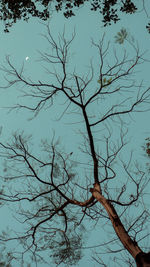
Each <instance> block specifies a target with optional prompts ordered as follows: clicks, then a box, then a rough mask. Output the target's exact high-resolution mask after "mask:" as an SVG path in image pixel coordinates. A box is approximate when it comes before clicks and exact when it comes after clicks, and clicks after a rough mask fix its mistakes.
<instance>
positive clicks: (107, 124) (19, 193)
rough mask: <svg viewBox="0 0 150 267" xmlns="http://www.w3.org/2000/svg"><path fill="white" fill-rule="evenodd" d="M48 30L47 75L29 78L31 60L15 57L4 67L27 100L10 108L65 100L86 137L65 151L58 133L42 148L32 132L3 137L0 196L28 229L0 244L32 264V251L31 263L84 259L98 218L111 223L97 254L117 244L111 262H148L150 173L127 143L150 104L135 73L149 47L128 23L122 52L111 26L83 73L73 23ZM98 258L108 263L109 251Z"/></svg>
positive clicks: (65, 110)
mask: <svg viewBox="0 0 150 267" xmlns="http://www.w3.org/2000/svg"><path fill="white" fill-rule="evenodd" d="M47 31H48V32H47V35H45V37H46V40H47V42H48V45H49V49H47V51H44V52H41V53H40V56H41V60H42V61H43V64H44V65H43V66H44V70H46V71H47V73H48V77H49V79H48V81H43V80H39V77H37V78H36V80H34V79H32V75H31V77H26V75H25V73H24V69H23V67H22V68H20V69H17V68H16V67H15V66H14V65H13V62H12V61H11V58H10V57H7V65H5V66H3V67H1V70H3V71H4V72H5V73H6V76H5V77H6V82H7V84H6V86H5V88H10V87H13V86H14V85H15V87H17V86H19V92H20V91H21V90H22V92H23V102H21V103H20V102H18V103H17V104H16V105H15V106H14V107H13V108H12V109H13V110H19V111H21V110H26V111H29V112H31V113H32V114H34V116H35V117H36V116H38V115H39V114H40V112H41V111H44V112H47V110H49V109H50V111H51V113H52V109H53V107H55V106H56V108H57V101H59V100H61V104H62V103H63V105H61V107H62V108H60V109H58V111H59V119H58V123H59V121H60V120H61V119H62V118H63V117H64V116H65V117H68V115H69V114H70V117H71V122H70V126H69V127H70V128H71V129H72V123H75V124H76V131H77V128H78V129H79V130H78V133H77V135H80V136H81V140H82V143H81V145H80V146H78V140H76V142H77V143H76V145H75V146H73V145H74V144H73V141H70V142H69V141H68V143H69V147H68V148H67V149H66V150H65V149H64V148H62V144H61V143H60V142H59V141H58V139H57V138H56V134H55V135H53V138H52V139H51V140H42V141H41V144H40V145H39V144H37V147H38V149H34V147H35V146H36V145H33V142H34V140H32V139H31V136H28V135H26V134H25V133H23V132H22V131H20V132H19V131H17V132H15V133H14V134H13V135H12V137H11V138H10V140H7V141H6V142H3V141H2V139H1V142H0V155H1V160H2V161H1V166H3V170H2V169H1V176H0V179H1V192H0V193H1V195H0V201H1V205H8V206H10V207H11V209H12V210H13V212H14V216H15V217H16V219H17V221H18V222H20V223H21V225H23V226H24V227H23V228H22V229H21V230H20V231H19V230H16V232H15V231H13V230H12V231H9V230H6V231H2V233H1V234H0V243H1V245H3V246H4V247H5V244H6V243H7V242H12V243H11V244H13V245H12V247H13V249H12V250H13V251H11V252H9V257H6V258H7V260H9V262H8V264H10V266H11V263H12V265H15V264H14V262H15V261H17V262H18V263H20V262H21V264H20V265H23V266H25V261H26V260H27V259H28V256H27V255H29V257H31V258H30V262H32V261H35V262H36V263H37V262H40V263H42V264H44V263H46V262H47V263H48V264H49V261H50V259H51V258H53V260H54V263H55V264H56V265H57V264H60V263H64V264H66V265H67V266H71V265H73V264H77V262H78V261H79V260H80V259H81V257H82V249H83V248H84V240H85V239H86V233H87V232H88V230H89V228H90V226H92V229H94V231H96V230H97V235H98V233H99V231H101V233H102V232H103V231H104V230H105V229H106V232H107V230H108V229H109V235H108V236H107V237H106V239H107V241H106V239H105V241H104V240H103V239H102V234H101V233H100V234H99V235H100V237H99V245H98V249H99V253H102V252H103V253H107V255H108V258H109V253H110V254H112V255H114V252H115V256H114V257H113V256H112V258H113V262H115V263H117V262H118V263H119V262H120V260H121V261H124V262H123V264H122V263H121V265H122V266H125V264H126V265H127V266H133V264H135V263H136V264H137V266H138V267H139V266H140V267H144V266H145V265H144V264H145V263H146V264H150V253H149V246H147V247H146V246H145V243H144V241H145V240H149V239H148V237H149V231H148V229H149V211H148V205H147V204H146V201H145V198H146V190H147V187H148V185H149V182H150V181H149V176H147V173H146V171H144V170H143V169H142V167H141V166H140V164H138V163H137V162H135V161H134V160H133V161H132V158H133V154H132V153H130V152H129V151H128V156H126V157H124V149H125V147H126V145H127V139H126V138H127V133H128V127H129V122H130V117H131V116H132V115H133V114H135V113H136V114H139V112H140V111H141V112H144V111H147V110H150V106H149V105H150V87H148V86H147V87H146V86H144V85H143V84H142V83H141V82H139V81H138V80H137V79H135V78H134V71H135V69H136V67H137V66H138V64H142V63H144V61H145V60H144V55H143V53H142V52H140V49H139V47H138V46H137V45H136V44H135V43H132V40H130V39H128V38H129V36H128V34H127V32H126V31H125V29H122V30H121V32H119V33H117V36H116V38H115V39H116V42H118V43H119V44H122V43H123V42H125V41H126V40H127V41H128V44H129V46H130V48H129V50H131V49H132V51H131V53H130V54H128V53H127V52H126V51H125V50H124V49H122V50H121V53H119V49H118V48H117V49H115V47H113V48H112V47H111V46H110V43H109V42H108V43H107V41H105V35H103V36H102V38H101V40H100V41H99V42H95V41H94V40H92V46H93V47H94V48H95V50H96V60H97V62H96V63H95V61H94V64H93V63H92V62H91V61H90V63H89V67H88V68H87V71H85V73H84V74H81V73H80V71H79V69H78V68H77V69H76V68H71V65H72V63H71V64H70V60H71V57H70V56H69V55H70V47H71V45H72V42H73V41H74V38H75V33H73V34H72V35H71V36H70V39H69V38H66V35H65V31H64V32H63V33H62V34H60V35H58V36H57V37H56V38H55V37H54V36H53V35H52V33H51V29H50V27H47ZM114 44H115V45H116V43H114ZM112 51H113V55H114V57H113V58H112V60H111V61H110V55H111V56H112ZM118 53H119V54H118ZM79 64H81V62H79ZM72 69H73V70H72ZM13 88H14V87H13ZM19 99H20V98H19ZM74 114H75V116H74ZM48 118H49V116H48ZM76 118H77V119H78V120H77V119H76ZM76 122H77V123H76ZM44 131H45V129H44ZM72 132H73V129H72ZM57 135H58V136H59V135H60V132H58V133H57ZM70 138H72V135H71V136H70ZM71 140H72V139H71ZM148 141H149V140H147V142H148ZM73 147H74V150H72V148H73ZM147 148H149V145H147ZM2 163H3V164H2ZM105 234H106V233H105ZM18 244H19V245H18ZM8 247H9V246H8ZM4 250H5V249H4ZM3 254H4V253H3ZM116 255H117V256H116ZM49 258H50V259H49ZM93 258H94V260H96V261H97V262H98V263H99V264H101V265H102V266H109V262H108V261H107V263H106V264H105V263H104V261H105V260H104V259H103V257H102V255H101V254H100V255H98V254H97V257H94V256H93ZM3 261H4V260H3ZM5 266H6V265H5ZM8 266H9V265H8ZM28 266H30V265H28ZM110 266H113V265H112V262H111V265H110ZM146 266H148V265H146Z"/></svg>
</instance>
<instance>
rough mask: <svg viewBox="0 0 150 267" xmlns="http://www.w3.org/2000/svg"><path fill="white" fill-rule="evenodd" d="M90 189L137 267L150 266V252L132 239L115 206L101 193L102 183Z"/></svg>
mask: <svg viewBox="0 0 150 267" xmlns="http://www.w3.org/2000/svg"><path fill="white" fill-rule="evenodd" d="M90 191H91V193H92V195H93V197H95V199H97V201H99V202H100V203H101V204H102V205H103V207H104V208H105V210H106V211H107V213H108V215H109V218H110V220H111V222H112V225H113V228H114V230H115V232H116V234H117V236H118V237H119V239H120V241H121V243H122V244H123V246H124V247H125V249H126V250H128V252H129V253H130V254H131V255H132V257H133V258H134V259H135V261H136V264H137V267H150V253H148V254H147V253H144V252H143V251H142V250H141V249H140V247H139V246H138V244H137V243H136V242H135V241H134V240H132V239H131V237H130V236H129V234H128V233H127V231H126V230H125V228H124V226H123V224H122V222H121V220H120V218H119V216H118V214H117V212H116V210H115V208H114V207H113V205H112V204H111V203H110V201H109V200H107V199H106V198H105V197H104V196H103V195H102V194H101V189H100V185H99V184H98V183H95V184H94V188H91V189H90ZM147 264H148V265H147Z"/></svg>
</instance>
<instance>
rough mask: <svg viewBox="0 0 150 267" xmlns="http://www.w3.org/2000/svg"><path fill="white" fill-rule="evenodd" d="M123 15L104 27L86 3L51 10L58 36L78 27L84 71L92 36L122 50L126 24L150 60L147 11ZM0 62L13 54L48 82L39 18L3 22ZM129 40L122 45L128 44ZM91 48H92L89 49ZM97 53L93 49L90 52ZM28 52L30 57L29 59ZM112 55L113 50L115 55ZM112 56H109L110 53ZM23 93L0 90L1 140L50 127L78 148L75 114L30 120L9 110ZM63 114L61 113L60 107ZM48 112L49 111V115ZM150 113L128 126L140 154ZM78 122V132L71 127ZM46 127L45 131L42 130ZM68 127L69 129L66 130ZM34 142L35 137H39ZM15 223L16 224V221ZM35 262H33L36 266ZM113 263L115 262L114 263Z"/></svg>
mask: <svg viewBox="0 0 150 267" xmlns="http://www.w3.org/2000/svg"><path fill="white" fill-rule="evenodd" d="M121 16H122V19H121V21H120V22H118V23H117V24H116V25H112V26H110V27H106V28H104V27H103V25H102V23H101V17H100V15H99V13H95V12H93V13H92V12H89V9H88V8H86V7H84V8H81V9H80V10H79V11H77V12H76V16H75V17H72V18H71V19H68V20H67V19H65V18H64V17H63V15H62V14H57V13H55V12H54V13H53V15H52V18H51V19H50V27H51V30H52V34H53V35H54V36H57V34H58V32H61V31H62V30H63V28H64V25H65V30H66V33H67V35H68V36H69V35H71V33H72V31H73V29H74V28H75V31H76V38H75V40H74V42H73V45H72V50H71V53H72V55H71V56H72V62H73V63H74V65H75V66H76V67H77V68H78V71H81V72H84V71H85V70H86V67H87V65H88V62H89V61H90V58H91V57H93V58H94V56H95V54H94V53H95V52H94V50H93V49H92V47H91V38H93V39H94V40H96V41H98V40H99V39H101V37H102V35H103V33H106V40H110V42H111V46H112V47H113V46H114V47H116V49H118V50H119V49H120V47H119V44H115V42H114V36H115V35H116V33H117V32H118V31H119V30H120V29H121V28H122V27H124V28H126V29H127V31H128V32H129V33H130V34H131V35H132V36H133V37H134V39H135V40H137V41H138V44H139V47H140V49H141V50H142V51H145V50H148V51H147V54H146V58H149V59H150V51H149V47H150V35H149V34H148V33H147V31H146V29H145V25H146V24H147V17H146V15H145V13H138V14H136V15H132V16H130V15H123V14H122V15H121ZM0 32H1V35H0V65H5V56H6V55H10V59H11V60H12V62H13V64H14V65H15V66H16V67H20V66H21V65H22V63H24V68H25V75H26V76H28V77H30V78H32V80H34V81H38V80H41V81H44V79H48V78H47V76H46V74H45V73H44V71H41V69H42V63H41V62H40V61H37V59H38V58H39V54H38V50H40V51H44V50H45V49H47V43H46V41H45V40H44V39H43V38H42V37H41V34H43V33H45V32H46V30H45V27H44V26H43V24H41V23H40V21H39V20H38V19H31V20H29V22H28V23H26V22H18V23H17V24H16V25H14V26H13V27H12V28H11V29H10V33H8V34H6V33H3V27H1V28H0ZM125 47H126V44H124V48H125ZM91 51H92V52H91ZM92 53H93V54H92ZM26 57H29V58H28V60H25V59H26ZM112 57H113V55H112ZM110 60H111V58H110ZM137 80H143V84H144V85H145V86H147V87H148V86H149V85H150V75H149V62H145V63H144V64H143V65H142V67H140V68H139V72H138V73H137ZM5 83H6V82H5V80H4V78H3V73H2V72H1V71H0V85H2V86H3V85H5ZM19 95H20V88H17V89H16V90H12V88H10V89H0V112H1V118H0V126H2V127H3V130H2V136H1V138H2V140H4V139H5V140H7V139H9V138H10V136H11V133H12V132H14V131H16V130H19V129H21V130H22V129H23V130H25V132H26V133H27V134H30V133H32V134H33V137H34V140H35V141H36V140H40V139H41V138H43V137H47V136H49V135H50V134H52V129H55V131H56V134H57V136H58V135H59V134H58V133H61V140H62V142H63V143H64V144H65V147H67V149H68V150H69V149H70V152H71V151H74V150H75V149H76V148H75V147H76V143H75V142H74V141H72V140H76V142H77V143H78V144H79V141H80V137H79V136H78V139H77V138H76V131H75V130H76V126H74V125H72V126H71V129H70V125H69V126H68V122H71V119H72V118H70V117H69V116H68V120H67V121H66V118H65V119H62V121H61V122H60V121H59V122H58V121H57V120H56V119H57V111H59V110H56V111H55V112H56V115H54V113H51V112H50V110H47V111H46V113H45V111H43V112H41V113H40V114H39V116H38V117H36V119H34V120H28V118H30V116H31V114H29V113H27V112H24V111H22V112H20V111H19V112H18V113H15V112H11V113H8V112H7V109H5V107H8V106H10V105H12V104H13V103H16V100H17V101H18V99H19V98H18V97H19ZM58 113H59V112H58ZM45 114H46V115H45ZM149 117H150V112H149V111H148V112H146V113H138V114H136V115H134V116H133V120H132V122H131V124H130V126H129V133H128V134H129V136H130V137H131V141H130V143H129V146H128V149H133V150H136V151H137V153H138V155H139V154H140V153H141V157H142V149H141V145H143V142H144V138H145V137H147V136H149V134H150V133H149V132H150V129H149ZM73 127H74V132H73V133H72V129H73ZM43 129H44V131H43ZM66 129H67V131H66ZM37 133H38V134H37ZM35 143H36V142H35ZM1 210H2V212H3V218H2V220H1V221H0V228H2V229H3V227H4V225H6V224H7V222H9V224H10V225H11V222H12V221H11V217H10V216H9V212H8V210H6V209H4V208H3V209H1ZM14 227H15V226H14ZM87 235H88V237H89V238H88V239H87V244H85V247H86V246H94V245H98V244H99V239H100V235H101V234H100V230H99V234H97V231H96V232H89V234H87ZM84 254H85V257H83V259H82V260H81V262H79V265H78V266H80V267H81V266H82V267H84V266H87V265H88V266H91V267H94V266H95V267H96V266H97V265H96V263H94V262H93V261H92V259H91V254H90V253H89V250H88V249H84ZM33 266H34V265H33ZM39 267H44V265H39ZM111 267H115V265H111Z"/></svg>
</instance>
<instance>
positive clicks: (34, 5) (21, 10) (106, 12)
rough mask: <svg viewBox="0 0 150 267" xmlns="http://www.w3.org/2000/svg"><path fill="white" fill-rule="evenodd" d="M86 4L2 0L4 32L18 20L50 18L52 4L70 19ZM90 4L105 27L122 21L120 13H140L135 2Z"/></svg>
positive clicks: (98, 1) (68, 0)
mask: <svg viewBox="0 0 150 267" xmlns="http://www.w3.org/2000/svg"><path fill="white" fill-rule="evenodd" d="M85 2H88V0H65V1H64V0H55V1H54V0H43V1H42V0H16V1H15V0H1V1H0V20H2V21H4V24H5V29H4V31H5V32H9V30H8V29H9V27H11V26H12V25H13V24H14V23H16V22H17V21H18V20H21V19H23V20H25V21H28V20H29V18H31V17H38V18H40V19H42V20H47V19H48V18H50V13H51V11H52V10H51V9H52V8H51V4H52V3H53V4H54V6H55V9H56V11H58V12H59V11H62V12H63V14H64V16H65V17H66V18H69V17H72V16H75V13H76V10H77V9H78V8H80V7H81V6H84V4H85ZM141 3H143V9H144V10H145V12H146V7H145V6H146V5H144V0H143V1H141ZM90 4H91V5H90V9H91V11H99V12H100V13H101V15H102V22H103V24H104V26H107V25H111V23H112V22H114V23H116V22H117V21H118V20H120V16H121V13H120V12H123V13H126V14H134V13H135V12H136V11H139V7H137V1H135V0H134V1H131V0H124V1H120V0H109V1H108V0H91V1H90ZM119 13H120V14H119ZM146 28H147V30H148V32H149V33H150V23H148V24H147V26H146Z"/></svg>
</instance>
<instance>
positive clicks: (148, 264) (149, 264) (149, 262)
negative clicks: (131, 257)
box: [135, 252, 150, 267]
mask: <svg viewBox="0 0 150 267" xmlns="http://www.w3.org/2000/svg"><path fill="white" fill-rule="evenodd" d="M135 260H136V264H137V267H150V252H149V253H144V252H140V253H139V254H138V255H137V256H136V258H135Z"/></svg>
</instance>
